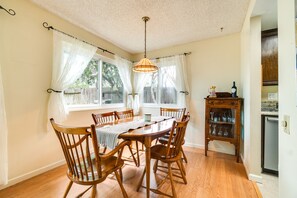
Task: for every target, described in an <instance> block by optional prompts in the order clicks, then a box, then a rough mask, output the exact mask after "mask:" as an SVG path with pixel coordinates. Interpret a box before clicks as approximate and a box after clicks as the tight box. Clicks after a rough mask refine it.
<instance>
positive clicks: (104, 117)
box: [92, 111, 117, 125]
mask: <svg viewBox="0 0 297 198" xmlns="http://www.w3.org/2000/svg"><path fill="white" fill-rule="evenodd" d="M92 117H93V120H94V122H95V124H96V125H102V124H106V123H112V122H114V121H115V120H116V119H117V118H116V115H115V112H114V111H113V112H107V113H99V114H94V113H93V114H92Z"/></svg>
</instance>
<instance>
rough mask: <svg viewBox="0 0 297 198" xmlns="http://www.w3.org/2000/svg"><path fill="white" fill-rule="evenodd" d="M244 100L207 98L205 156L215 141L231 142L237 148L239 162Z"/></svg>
mask: <svg viewBox="0 0 297 198" xmlns="http://www.w3.org/2000/svg"><path fill="white" fill-rule="evenodd" d="M242 104H243V99H242V98H205V156H207V151H208V143H209V141H213V140H220V141H225V142H230V143H231V144H234V146H235V155H236V157H237V162H239V148H240V134H241V127H242V124H241V112H242Z"/></svg>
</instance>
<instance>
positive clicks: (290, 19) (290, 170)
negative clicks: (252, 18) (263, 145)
mask: <svg viewBox="0 0 297 198" xmlns="http://www.w3.org/2000/svg"><path fill="white" fill-rule="evenodd" d="M294 8H295V5H294V0H287V1H283V0H278V41H279V44H278V46H279V48H278V50H279V52H278V54H279V70H278V71H279V118H280V121H279V197H287V198H295V197H297V188H296V178H297V177H296V176H297V168H296V167H297V146H296V143H297V122H296V120H297V107H296V106H297V98H296V93H297V86H296V83H297V82H296V66H295V65H296V60H295V58H296V51H295V49H296V46H295V36H294V35H295V28H294V26H295V10H294ZM284 115H288V116H290V120H291V122H290V135H289V134H287V133H284V132H283V128H282V126H281V121H282V120H283V116H284Z"/></svg>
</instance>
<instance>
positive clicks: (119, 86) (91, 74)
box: [70, 59, 123, 90]
mask: <svg viewBox="0 0 297 198" xmlns="http://www.w3.org/2000/svg"><path fill="white" fill-rule="evenodd" d="M98 64H99V60H97V59H92V60H91V61H90V63H89V64H88V66H87V68H86V69H85V71H84V73H83V74H82V75H81V77H80V78H79V79H77V80H76V81H75V83H74V84H72V85H71V86H70V88H81V89H83V88H88V87H94V86H96V87H98V83H97V82H98ZM102 86H103V87H105V88H110V89H111V90H123V83H122V80H121V78H120V75H119V71H118V68H117V67H116V66H115V65H113V64H110V63H106V62H103V63H102Z"/></svg>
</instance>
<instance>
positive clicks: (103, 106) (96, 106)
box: [67, 53, 127, 111]
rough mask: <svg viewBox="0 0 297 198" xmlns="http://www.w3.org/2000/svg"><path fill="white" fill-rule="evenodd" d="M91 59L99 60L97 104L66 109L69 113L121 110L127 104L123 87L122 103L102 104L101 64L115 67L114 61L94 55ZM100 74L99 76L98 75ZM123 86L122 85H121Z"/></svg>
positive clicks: (73, 106) (71, 106)
mask: <svg viewBox="0 0 297 198" xmlns="http://www.w3.org/2000/svg"><path fill="white" fill-rule="evenodd" d="M92 59H97V60H99V65H98V70H99V71H98V83H99V84H100V89H99V96H100V97H99V103H98V104H79V105H67V108H68V110H69V111H85V110H97V109H113V108H122V107H125V106H126V103H127V99H126V98H127V97H126V95H127V93H126V91H125V88H124V87H123V103H114V104H102V65H103V64H102V63H103V62H106V63H109V64H112V65H115V66H116V67H118V66H117V65H116V61H115V60H113V59H111V58H108V57H104V56H102V55H100V54H97V53H96V54H95V55H94V57H93V58H92ZM99 74H100V75H99ZM123 86H124V85H123Z"/></svg>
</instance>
